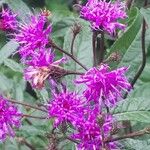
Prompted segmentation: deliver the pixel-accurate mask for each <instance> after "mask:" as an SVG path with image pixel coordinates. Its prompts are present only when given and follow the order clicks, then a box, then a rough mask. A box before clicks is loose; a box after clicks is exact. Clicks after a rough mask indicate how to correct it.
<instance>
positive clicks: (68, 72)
mask: <svg viewBox="0 0 150 150" xmlns="http://www.w3.org/2000/svg"><path fill="white" fill-rule="evenodd" d="M73 74H74V75H83V74H84V73H82V72H76V71H69V70H68V71H67V72H66V74H65V75H73Z"/></svg>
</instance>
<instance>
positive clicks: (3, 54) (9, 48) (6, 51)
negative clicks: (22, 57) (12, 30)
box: [0, 40, 19, 64]
mask: <svg viewBox="0 0 150 150" xmlns="http://www.w3.org/2000/svg"><path fill="white" fill-rule="evenodd" d="M18 46H19V45H18V43H16V42H15V41H13V40H11V41H9V42H8V43H7V44H6V45H4V46H3V47H2V48H1V50H0V64H2V63H3V61H4V60H5V59H6V58H8V57H9V56H10V55H11V54H12V53H13V52H14V51H16V50H17V48H18Z"/></svg>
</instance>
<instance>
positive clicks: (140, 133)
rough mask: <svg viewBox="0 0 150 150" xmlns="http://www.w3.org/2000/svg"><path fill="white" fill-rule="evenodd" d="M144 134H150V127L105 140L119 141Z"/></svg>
mask: <svg viewBox="0 0 150 150" xmlns="http://www.w3.org/2000/svg"><path fill="white" fill-rule="evenodd" d="M144 134H150V128H145V129H143V130H140V131H136V132H133V133H129V134H126V135H123V136H121V137H115V138H112V139H111V138H109V139H106V140H105V142H106V143H107V142H114V141H119V140H122V139H126V138H134V137H138V136H143V135H144Z"/></svg>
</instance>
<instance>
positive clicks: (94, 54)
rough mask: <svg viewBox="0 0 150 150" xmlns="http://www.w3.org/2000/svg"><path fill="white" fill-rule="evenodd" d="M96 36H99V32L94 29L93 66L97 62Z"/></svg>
mask: <svg viewBox="0 0 150 150" xmlns="http://www.w3.org/2000/svg"><path fill="white" fill-rule="evenodd" d="M96 38H97V33H96V31H93V35H92V46H93V66H96V64H97V61H96Z"/></svg>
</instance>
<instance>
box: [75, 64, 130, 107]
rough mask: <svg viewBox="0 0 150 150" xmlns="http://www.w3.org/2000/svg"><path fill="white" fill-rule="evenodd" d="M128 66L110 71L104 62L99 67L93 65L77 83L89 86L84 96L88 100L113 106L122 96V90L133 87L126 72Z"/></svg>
mask: <svg viewBox="0 0 150 150" xmlns="http://www.w3.org/2000/svg"><path fill="white" fill-rule="evenodd" d="M127 70H128V69H127V68H126V67H122V68H119V69H116V70H113V71H109V67H108V66H107V65H104V64H102V65H101V66H100V67H99V68H96V67H93V68H91V69H90V70H88V71H87V72H86V73H85V74H84V75H82V76H81V78H80V79H78V80H77V81H76V83H78V84H79V83H84V84H86V86H87V88H86V90H85V91H84V96H85V97H86V98H87V100H94V101H95V102H98V103H99V105H101V104H102V102H103V103H104V104H106V105H107V106H108V107H113V106H115V105H116V103H117V102H118V101H119V100H120V99H121V98H122V92H123V91H128V90H130V89H131V85H130V84H129V82H128V80H127V78H126V77H125V73H126V72H127Z"/></svg>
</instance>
